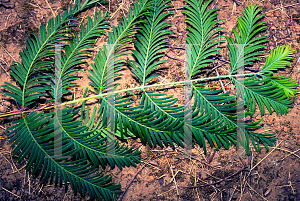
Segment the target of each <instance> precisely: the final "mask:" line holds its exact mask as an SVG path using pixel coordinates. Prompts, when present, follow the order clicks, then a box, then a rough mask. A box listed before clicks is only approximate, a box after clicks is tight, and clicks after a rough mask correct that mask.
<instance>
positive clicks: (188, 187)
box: [180, 166, 248, 189]
mask: <svg viewBox="0 0 300 201" xmlns="http://www.w3.org/2000/svg"><path fill="white" fill-rule="evenodd" d="M247 168H248V166H244V167H243V168H241V169H240V170H239V171H237V172H236V173H234V174H232V175H229V176H228V177H226V178H224V179H221V180H219V181H216V182H213V183H210V184H203V185H199V186H185V187H180V188H182V189H190V188H200V187H205V186H211V185H215V184H218V183H220V182H222V181H225V180H227V179H229V178H230V177H233V176H235V175H237V174H239V173H240V172H242V171H244V170H246V169H247Z"/></svg>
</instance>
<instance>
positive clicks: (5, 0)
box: [0, 0, 300, 201]
mask: <svg viewBox="0 0 300 201" xmlns="http://www.w3.org/2000/svg"><path fill="white" fill-rule="evenodd" d="M48 2H49V4H50V6H51V8H52V10H53V12H54V13H55V12H62V11H63V10H64V9H66V6H67V5H68V3H69V1H68V0H63V1H59V0H49V1H48ZM216 2H217V7H218V8H219V9H220V11H219V14H220V16H219V17H220V19H225V21H223V22H221V23H220V25H221V26H222V27H224V28H226V29H224V30H223V33H222V34H223V35H230V34H231V32H232V28H233V27H235V25H236V23H237V21H236V20H237V17H238V16H240V15H241V14H242V11H243V10H244V8H245V7H246V6H247V5H249V4H250V3H251V2H253V3H257V4H259V6H260V7H261V8H262V13H265V14H266V17H265V18H264V20H266V22H267V30H266V32H264V33H263V34H265V35H266V36H268V37H269V39H270V42H269V43H268V46H267V50H266V53H265V55H268V54H269V53H270V51H271V50H272V49H274V48H276V47H277V46H278V45H284V44H286V45H290V46H291V47H292V49H293V50H294V56H295V57H294V60H293V63H292V64H294V63H295V64H296V65H295V66H294V68H293V69H292V72H291V73H290V75H291V76H292V79H294V80H296V81H297V83H299V81H300V71H299V70H300V65H299V62H298V63H296V61H297V59H298V57H297V56H298V55H299V47H300V46H299V43H300V4H299V0H297V1H295V0H293V1H290V0H285V1H280V0H270V1H264V0H263V1H242V2H240V3H239V5H237V4H236V2H239V1H232V0H227V1H226V0H217V1H216ZM121 3H122V2H121V1H120V0H114V1H112V2H111V4H110V7H109V6H108V5H104V6H102V5H97V6H96V7H94V8H91V9H90V10H89V11H88V12H87V14H88V15H90V16H93V12H94V11H95V10H99V9H101V10H104V8H105V9H109V8H110V11H111V12H115V11H117V12H116V14H115V16H114V18H113V19H112V20H111V24H113V25H116V24H117V22H118V21H119V20H120V19H121V17H122V16H123V15H124V13H126V12H127V9H128V7H129V6H131V3H132V2H131V1H123V3H124V4H123V7H121V9H119V10H118V8H119V7H120V5H121ZM172 4H173V5H174V8H175V9H170V11H172V12H173V15H172V18H171V21H172V26H171V27H170V29H171V30H172V31H173V32H174V34H173V35H172V37H171V38H170V46H178V45H180V44H184V43H185V36H186V32H185V27H186V24H185V22H184V15H183V14H182V8H183V5H184V3H183V1H182V0H174V1H172ZM213 6H214V5H213V4H212V5H211V7H213ZM0 16H1V17H0V24H1V26H0V45H1V46H0V64H1V66H0V67H1V68H0V85H2V84H4V82H10V83H14V82H15V81H14V80H13V79H12V78H11V77H10V76H9V75H8V74H7V71H8V69H9V66H10V64H11V63H12V62H14V60H16V61H20V55H19V52H20V51H22V48H24V47H25V44H26V38H27V37H31V36H30V35H29V34H30V33H37V34H38V30H39V26H40V24H41V23H46V22H47V21H48V19H49V18H50V17H53V13H52V11H51V9H50V8H49V6H48V4H47V3H46V1H44V0H0ZM81 17H83V14H82V15H81ZM101 42H105V39H103V40H99V41H98V44H100V43H101ZM222 47H224V50H223V51H222V53H221V56H222V58H223V59H225V60H228V56H226V53H227V51H226V50H225V49H226V48H225V47H226V43H223V44H222ZM174 58H175V59H174ZM178 58H179V59H178ZM182 58H183V51H182V50H181V49H174V48H170V49H168V50H167V51H166V58H164V59H169V60H170V62H168V63H165V64H163V65H162V66H161V71H162V74H161V77H160V78H158V79H157V81H159V82H161V81H162V80H163V79H165V80H166V81H167V82H171V81H173V80H174V78H176V77H177V75H178V76H179V77H180V80H183V79H184V75H183V71H182V69H183V62H182V61H181V60H180V59H182ZM89 62H92V60H89ZM263 63H264V61H262V64H263ZM262 64H257V65H256V67H261V65H262ZM226 65H227V66H226ZM88 68H89V67H87V68H86V69H85V70H84V71H83V72H81V73H79V74H78V75H79V76H82V78H81V79H80V81H79V84H80V85H81V86H88V82H89V80H88V78H87V69H88ZM228 68H229V67H228V64H224V68H219V69H218V70H219V73H220V74H225V73H226V69H228ZM289 72H290V69H287V70H286V71H285V72H282V73H281V74H287V75H288V74H289ZM122 73H123V74H124V76H123V77H122V79H121V80H120V81H119V82H120V83H121V84H120V86H119V88H123V89H124V88H126V86H127V84H128V85H129V86H130V87H132V86H136V84H137V83H136V82H135V80H134V79H133V78H132V77H131V73H130V71H129V70H128V71H124V72H122ZM176 74H177V75H176ZM213 75H215V72H213V73H211V76H213ZM224 82H226V81H224ZM74 92H76V98H80V97H81V96H82V91H79V90H78V91H74ZM167 93H168V94H172V95H174V96H175V97H178V98H179V99H180V101H179V103H181V104H182V103H183V96H182V89H180V88H172V89H169V90H168V91H167ZM137 98H138V97H137ZM16 109H19V108H17V107H16V106H15V104H14V102H13V101H11V100H9V99H8V98H7V97H6V96H4V95H2V94H0V113H5V112H10V111H13V110H16ZM299 112H300V100H299V94H297V95H296V96H295V97H294V107H293V108H291V109H289V113H288V114H287V115H286V116H277V115H276V114H272V115H269V114H267V115H265V116H264V121H263V122H262V125H263V128H262V129H261V131H265V132H269V133H273V132H274V133H277V137H278V141H277V145H278V146H276V148H275V147H273V148H270V151H269V152H267V151H266V150H265V149H263V150H262V151H261V153H257V152H255V151H254V149H253V148H251V150H252V151H251V155H250V156H245V157H244V158H242V159H241V160H240V159H238V158H236V157H235V148H234V147H231V148H230V149H229V150H225V149H223V148H222V149H221V150H220V151H218V152H214V150H213V149H209V150H208V153H207V154H206V155H204V154H203V152H202V150H201V149H200V148H198V147H196V148H195V149H193V153H195V154H197V155H198V156H199V157H197V158H196V159H194V158H192V159H189V158H184V154H183V153H182V152H181V151H183V150H182V149H179V148H177V149H176V150H172V149H170V148H169V149H167V150H165V151H162V150H161V149H160V148H157V149H156V150H151V149H150V148H149V147H148V146H141V143H140V141H139V140H129V141H128V144H129V145H131V146H134V147H135V148H140V149H141V150H142V161H143V162H142V163H141V164H138V166H137V168H134V167H130V168H124V169H123V170H122V171H120V169H118V168H115V169H113V170H111V169H110V168H107V169H106V170H105V172H106V173H107V174H109V175H111V176H112V177H113V181H114V182H115V183H120V184H121V185H122V190H125V188H126V187H127V186H128V185H129V184H130V186H129V188H128V190H127V192H126V194H125V195H124V197H123V200H186V201H188V200H226V201H227V200H278V201H284V200H294V201H296V200H300V177H299V176H300V170H299V167H300V153H299V152H297V151H298V150H299V149H300V140H299V139H300V135H299V120H300V114H299ZM17 118H18V117H13V118H6V119H0V164H1V165H0V200H56V201H58V200H89V198H88V197H86V198H81V197H79V196H74V195H73V192H72V190H69V191H68V192H66V193H65V192H64V191H63V189H61V188H59V187H54V186H53V185H47V186H40V185H39V179H38V178H35V177H34V176H30V175H28V173H27V172H25V170H24V166H25V164H26V160H24V161H21V162H20V163H17V160H16V158H17V157H13V156H12V155H11V149H10V143H9V142H8V138H7V137H6V136H5V132H4V129H6V128H8V127H9V126H11V122H12V121H13V120H14V119H17ZM253 119H260V115H258V114H256V115H254V117H253ZM244 165H247V166H248V167H250V168H253V169H252V171H251V176H250V177H248V176H247V175H248V173H249V172H248V171H246V170H245V169H243V167H244ZM140 170H141V171H140ZM240 170H243V171H240ZM248 170H249V168H248ZM138 171H139V172H138ZM137 173H138V174H137ZM136 174H137V176H136V177H134V176H135V175H136ZM232 175H234V176H232ZM133 178H134V179H133ZM132 179H133V181H132ZM131 181H132V182H131ZM204 184H208V185H207V186H205V187H200V188H193V189H183V188H182V187H187V186H195V185H204Z"/></svg>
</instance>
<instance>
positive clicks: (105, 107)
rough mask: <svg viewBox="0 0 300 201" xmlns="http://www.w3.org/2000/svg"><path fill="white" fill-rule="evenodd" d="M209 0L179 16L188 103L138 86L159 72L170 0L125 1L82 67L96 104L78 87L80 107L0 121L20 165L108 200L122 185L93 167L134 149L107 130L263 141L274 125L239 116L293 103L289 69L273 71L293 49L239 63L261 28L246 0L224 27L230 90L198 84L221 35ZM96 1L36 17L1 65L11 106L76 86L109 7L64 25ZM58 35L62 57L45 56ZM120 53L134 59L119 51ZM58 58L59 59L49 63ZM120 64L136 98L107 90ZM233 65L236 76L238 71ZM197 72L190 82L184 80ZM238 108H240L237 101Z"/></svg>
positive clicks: (121, 163) (175, 138) (197, 140)
mask: <svg viewBox="0 0 300 201" xmlns="http://www.w3.org/2000/svg"><path fill="white" fill-rule="evenodd" d="M211 1H212V0H208V1H203V0H185V2H186V4H187V5H186V6H185V7H184V8H185V11H184V14H185V15H186V22H187V25H188V27H187V30H188V34H187V37H186V41H187V44H186V49H185V50H186V54H187V57H186V65H185V68H186V72H187V73H186V77H185V79H186V80H187V82H186V83H185V98H186V100H191V102H190V104H191V105H190V107H189V106H187V105H184V106H182V105H178V99H177V98H175V97H173V96H172V95H168V94H167V93H161V92H157V91H155V90H147V88H148V87H149V86H151V82H152V81H153V80H155V79H156V78H157V77H158V76H159V73H158V67H159V66H160V65H161V64H163V63H165V62H168V61H167V60H162V58H163V57H164V56H165V54H164V51H165V50H166V49H167V48H168V47H167V44H168V42H169V41H168V37H169V35H170V34H171V33H172V32H171V31H170V30H168V28H169V27H170V25H171V22H170V21H169V20H168V17H169V16H170V15H172V13H169V12H166V10H165V9H166V8H168V7H170V6H171V5H170V4H169V2H170V0H139V2H136V3H133V8H130V9H129V14H128V16H127V18H126V17H123V20H122V21H121V22H120V23H119V25H118V26H116V27H112V30H113V31H112V32H110V33H108V41H107V44H105V45H103V47H102V48H100V49H99V52H98V53H97V55H96V56H95V58H94V63H92V64H91V70H89V71H88V72H89V78H90V80H91V82H90V87H92V88H93V89H94V90H93V93H95V94H96V97H97V104H96V106H94V108H93V109H90V106H89V105H87V103H86V102H85V101H86V100H87V98H86V96H87V92H88V90H87V89H86V91H85V92H84V95H83V98H85V99H84V101H82V106H81V109H75V108H76V107H75V105H73V107H64V108H62V109H60V108H59V105H55V106H54V108H55V110H54V111H50V112H46V111H39V112H36V111H32V112H31V113H29V114H28V115H27V114H22V116H21V118H20V119H18V120H17V121H14V122H13V126H12V127H10V128H9V129H7V130H6V131H7V135H8V136H11V139H10V141H11V142H12V145H11V146H12V147H13V148H14V150H13V154H18V155H19V157H18V161H22V160H23V159H24V158H27V159H28V163H27V165H26V170H28V171H31V172H32V174H39V173H40V179H41V183H47V182H50V183H53V182H54V183H55V185H56V186H57V185H58V184H59V185H60V186H62V185H63V184H64V185H65V190H67V189H68V182H69V183H70V186H71V187H72V189H73V191H74V193H75V194H76V193H77V191H78V192H79V193H80V194H81V195H82V196H84V195H85V194H88V195H89V196H90V197H91V198H92V199H94V198H97V199H99V200H116V199H117V194H119V193H121V192H122V191H121V190H120V185H118V184H114V183H113V182H112V181H111V177H108V176H105V175H104V174H102V173H99V172H98V168H101V169H104V168H105V167H106V166H107V165H109V166H110V167H111V168H115V167H116V166H117V167H118V168H120V169H122V168H123V167H125V166H128V167H129V166H136V164H137V163H139V162H140V156H141V152H140V151H138V150H134V149H133V148H132V147H128V146H126V145H125V144H120V143H119V141H118V140H117V139H114V138H112V137H111V136H112V135H115V136H116V137H118V138H120V139H123V140H126V139H128V138H129V137H138V138H140V139H141V141H142V143H143V144H148V145H149V146H150V147H156V146H161V147H165V146H171V147H173V148H175V146H181V147H185V146H189V145H191V146H194V145H195V144H198V145H199V146H201V147H202V148H203V150H204V152H205V153H206V147H207V143H209V145H210V146H211V147H215V148H216V149H217V150H219V149H220V147H222V146H223V147H225V148H226V149H228V148H229V147H230V146H231V145H236V144H237V142H238V141H239V142H240V143H241V144H242V146H243V147H244V148H245V150H246V152H247V153H249V145H250V142H251V143H252V144H253V146H254V148H255V149H256V150H257V151H260V149H261V148H260V145H261V144H263V145H264V146H265V147H266V148H267V149H268V146H272V145H273V143H274V142H275V141H276V137H275V136H274V135H275V134H262V133H259V132H257V131H256V130H257V129H259V128H260V127H261V126H260V125H259V123H260V122H261V121H262V119H261V120H260V121H258V122H251V121H245V118H246V117H248V116H251V115H253V114H254V113H255V111H256V107H257V106H258V108H259V110H260V113H261V115H264V114H265V112H266V109H267V110H268V112H269V113H272V112H273V111H275V112H276V113H277V114H281V115H282V114H286V113H287V112H288V108H289V107H291V106H292V100H290V97H291V96H294V95H295V93H296V91H297V89H296V88H297V85H298V84H297V83H296V82H295V81H293V80H291V78H290V77H285V76H284V75H282V76H274V75H273V74H274V73H276V72H277V71H279V70H282V69H284V68H285V67H286V66H287V65H289V64H290V61H291V60H292V58H293V54H292V50H291V48H290V47H287V46H282V47H278V48H277V49H275V50H272V51H271V53H270V55H269V56H268V57H267V58H266V62H265V64H264V66H263V67H262V69H260V70H259V72H258V73H254V74H248V75H244V73H245V70H244V67H251V66H252V65H253V64H254V63H255V62H256V61H258V60H261V56H262V54H263V49H264V48H265V45H264V44H265V43H266V42H267V41H268V38H267V37H265V36H260V34H261V33H263V32H262V31H263V30H265V29H266V25H265V22H264V21H262V18H263V15H260V9H258V6H257V5H252V4H251V5H249V6H248V7H246V8H245V11H244V12H243V15H242V16H241V17H239V18H238V25H237V27H236V29H233V34H234V37H230V38H229V37H227V36H226V41H227V43H228V50H229V53H228V56H229V58H230V62H231V65H230V73H229V75H228V76H227V78H229V79H230V80H231V82H232V83H233V84H234V85H235V86H236V96H232V95H229V92H224V91H223V90H222V89H216V88H205V83H203V82H204V81H205V80H206V79H205V78H201V77H200V76H201V74H202V73H203V72H205V70H206V69H207V68H210V66H211V64H212V63H214V62H215V56H216V55H218V54H219V53H220V50H221V49H222V48H221V45H222V44H224V42H226V41H225V40H221V38H223V36H222V35H220V31H221V30H222V29H223V28H221V27H219V26H218V24H219V22H220V21H221V20H218V17H217V15H218V14H217V11H218V9H209V5H210V4H211ZM97 2H99V0H86V1H85V2H83V4H82V5H81V3H80V0H76V1H75V6H74V8H72V7H71V6H70V8H69V9H68V10H67V11H66V12H65V13H64V15H63V16H62V17H61V16H60V15H58V16H57V17H56V18H55V19H52V18H51V19H50V20H49V22H48V25H47V28H45V26H44V25H43V24H42V25H41V27H40V36H39V37H38V36H37V35H34V39H28V44H27V45H26V48H25V49H24V50H23V52H21V53H20V54H21V60H22V63H18V62H16V63H13V64H12V66H11V67H10V71H9V72H10V74H11V75H12V77H13V78H14V79H15V81H16V82H17V85H13V84H11V83H6V84H5V85H4V86H3V88H4V89H5V92H4V93H5V94H6V95H8V96H9V97H11V98H13V99H14V100H15V101H16V103H17V106H18V107H19V108H21V109H25V108H29V109H34V107H36V104H35V103H36V102H37V101H38V100H40V99H41V98H47V99H48V100H47V102H48V103H51V104H53V103H54V102H55V101H57V98H58V99H60V98H64V99H62V100H63V101H64V100H65V99H66V100H67V99H68V94H69V92H70V90H69V88H70V87H74V86H76V83H75V81H76V80H77V79H78V77H77V75H76V74H77V73H78V72H79V71H80V70H81V68H80V67H81V65H82V64H83V63H85V59H87V58H90V53H91V51H90V49H91V48H93V47H94V46H93V45H94V44H95V41H96V38H97V37H99V36H100V35H102V34H105V30H106V29H108V28H109V26H108V25H109V22H108V21H109V13H107V12H104V13H101V12H95V15H94V18H93V19H92V18H90V17H88V18H87V25H86V26H84V25H81V30H79V32H78V33H76V31H75V33H73V32H72V30H73V29H72V27H75V26H77V25H76V24H75V21H74V20H75V18H74V16H75V15H77V14H78V13H79V12H81V11H82V10H84V9H87V8H88V7H90V6H91V5H92V4H93V3H97ZM58 44H60V45H61V47H62V48H61V50H62V51H61V61H60V62H61V63H57V61H55V59H54V58H55V56H57V55H55V48H56V47H57V45H58ZM130 44H133V45H134V47H133V48H131V46H130ZM128 50H131V51H128ZM126 56H132V58H133V59H132V60H126V59H125V57H126ZM58 64H59V65H61V69H60V70H58V71H57V69H56V68H57V67H56V66H57V65H58ZM127 64H128V65H127ZM125 65H127V66H128V67H130V69H131V71H132V75H133V76H134V77H135V78H136V79H137V80H138V83H139V84H140V87H139V89H140V91H139V92H138V94H139V95H141V99H140V100H139V102H138V103H137V104H136V105H135V106H134V105H133V103H134V102H135V101H133V100H132V99H131V98H130V97H128V96H123V95H121V93H119V92H118V91H117V92H115V93H114V94H109V93H110V92H111V91H114V90H115V89H116V88H117V87H118V84H114V82H113V81H114V79H118V78H120V77H121V76H122V75H121V74H120V72H121V70H122V67H123V66H125ZM238 74H241V75H239V76H241V77H243V76H244V77H245V78H244V79H240V78H238V77H237V76H236V75H238ZM198 78H200V81H198V82H195V81H191V80H193V79H198ZM216 78H217V77H215V78H214V79H216ZM201 79H202V80H203V81H201ZM189 88H190V89H191V91H189ZM49 94H50V96H48V95H49ZM131 94H132V92H131ZM240 97H245V100H244V101H243V100H240ZM91 98H95V97H93V96H92V97H91ZM55 103H56V102H55ZM244 110H245V112H242V116H241V112H240V111H244ZM90 111H92V112H91V113H90ZM112 111H113V112H114V113H112ZM189 112H190V113H189ZM188 113H189V114H188ZM187 114H188V115H187ZM111 119H112V120H113V121H112V122H110V120H111ZM239 122H243V123H242V124H241V123H239ZM112 131H113V132H114V133H112ZM187 131H188V133H190V134H191V136H188V135H187ZM237 133H242V139H239V138H237ZM189 142H191V144H189Z"/></svg>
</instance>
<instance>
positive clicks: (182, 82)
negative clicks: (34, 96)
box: [0, 73, 260, 118]
mask: <svg viewBox="0 0 300 201" xmlns="http://www.w3.org/2000/svg"><path fill="white" fill-rule="evenodd" d="M253 75H260V73H249V74H239V75H222V76H217V77H207V78H199V79H193V80H185V81H179V82H170V83H161V84H153V85H147V86H140V87H134V88H130V89H122V90H119V91H113V92H109V93H102V94H98V95H95V96H90V97H87V98H81V99H77V100H73V101H68V102H65V103H62V104H61V106H65V105H70V104H74V103H77V102H83V101H87V100H90V99H94V98H100V97H103V96H109V95H113V94H117V93H122V92H128V91H134V90H141V89H145V88H150V87H159V86H168V85H180V84H185V83H188V82H197V81H206V80H214V79H224V78H230V77H240V76H242V77H245V76H253ZM52 108H54V106H49V107H45V108H44V110H46V109H52ZM29 112H32V110H26V111H23V112H12V113H1V114H0V118H3V117H8V116H14V115H19V114H25V113H29Z"/></svg>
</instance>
